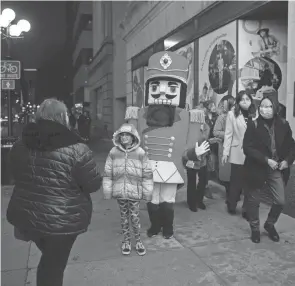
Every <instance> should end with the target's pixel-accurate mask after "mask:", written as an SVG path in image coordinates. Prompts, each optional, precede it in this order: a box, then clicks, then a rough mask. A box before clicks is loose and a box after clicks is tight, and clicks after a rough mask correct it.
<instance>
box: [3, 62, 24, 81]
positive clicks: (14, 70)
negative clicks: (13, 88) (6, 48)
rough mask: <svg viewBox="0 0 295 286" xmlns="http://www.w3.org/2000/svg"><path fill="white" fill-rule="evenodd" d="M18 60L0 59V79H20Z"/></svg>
mask: <svg viewBox="0 0 295 286" xmlns="http://www.w3.org/2000/svg"><path fill="white" fill-rule="evenodd" d="M20 68H21V67H20V61H1V79H20V73H21V70H20Z"/></svg>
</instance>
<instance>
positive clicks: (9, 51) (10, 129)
mask: <svg viewBox="0 0 295 286" xmlns="http://www.w3.org/2000/svg"><path fill="white" fill-rule="evenodd" d="M6 43H7V59H11V39H9V38H8V37H7V38H6ZM7 100H8V104H7V105H8V106H7V107H8V114H7V115H8V137H10V136H13V126H12V124H13V118H12V100H11V91H10V89H9V90H8V97H7Z"/></svg>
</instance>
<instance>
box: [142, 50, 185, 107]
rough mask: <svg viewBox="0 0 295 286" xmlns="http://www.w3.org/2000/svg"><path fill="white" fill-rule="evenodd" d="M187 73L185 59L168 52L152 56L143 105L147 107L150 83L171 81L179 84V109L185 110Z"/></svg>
mask: <svg viewBox="0 0 295 286" xmlns="http://www.w3.org/2000/svg"><path fill="white" fill-rule="evenodd" d="M188 73H189V62H188V60H187V59H186V58H185V57H183V56H180V55H178V54H176V53H175V52H168V51H163V52H159V53H156V54H153V55H152V56H151V57H150V59H149V64H148V68H147V80H146V83H145V85H146V92H145V105H146V106H148V97H149V82H150V81H152V80H155V79H157V80H173V81H177V82H180V83H181V93H180V101H179V107H181V108H185V102H186V91H187V79H188Z"/></svg>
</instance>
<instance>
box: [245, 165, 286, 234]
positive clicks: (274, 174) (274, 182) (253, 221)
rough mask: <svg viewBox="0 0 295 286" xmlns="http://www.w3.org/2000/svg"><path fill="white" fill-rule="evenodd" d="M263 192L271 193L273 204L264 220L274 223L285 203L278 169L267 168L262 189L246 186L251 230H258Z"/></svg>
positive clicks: (283, 189) (282, 182)
mask: <svg viewBox="0 0 295 286" xmlns="http://www.w3.org/2000/svg"><path fill="white" fill-rule="evenodd" d="M263 192H269V193H270V194H271V195H272V199H273V205H272V207H271V209H270V211H269V214H268V217H267V220H266V222H267V223H268V224H270V225H274V224H275V223H276V222H277V220H278V219H279V216H280V214H281V212H282V210H283V207H284V204H285V186H284V181H283V178H282V174H281V172H280V171H278V170H271V169H270V168H269V170H268V176H267V180H266V188H265V189H264V190H262V189H253V188H249V187H246V191H245V193H247V200H248V203H247V214H248V217H249V223H250V227H251V229H252V230H259V228H260V221H259V205H260V199H261V196H262V195H263ZM265 195H266V194H265Z"/></svg>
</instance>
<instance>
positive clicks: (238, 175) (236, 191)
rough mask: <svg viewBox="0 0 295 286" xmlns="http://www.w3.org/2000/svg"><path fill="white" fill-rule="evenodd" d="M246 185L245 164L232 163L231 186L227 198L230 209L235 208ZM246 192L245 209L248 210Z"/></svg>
mask: <svg viewBox="0 0 295 286" xmlns="http://www.w3.org/2000/svg"><path fill="white" fill-rule="evenodd" d="M243 186H244V165H237V164H231V173H230V186H229V194H228V198H227V204H228V207H229V209H231V210H235V209H236V207H237V204H238V201H239V200H240V196H241V194H242V191H243ZM246 202H247V199H246V194H244V202H243V207H242V209H243V210H246Z"/></svg>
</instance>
